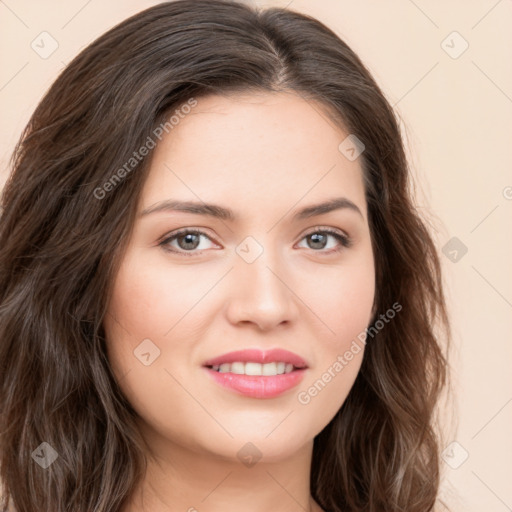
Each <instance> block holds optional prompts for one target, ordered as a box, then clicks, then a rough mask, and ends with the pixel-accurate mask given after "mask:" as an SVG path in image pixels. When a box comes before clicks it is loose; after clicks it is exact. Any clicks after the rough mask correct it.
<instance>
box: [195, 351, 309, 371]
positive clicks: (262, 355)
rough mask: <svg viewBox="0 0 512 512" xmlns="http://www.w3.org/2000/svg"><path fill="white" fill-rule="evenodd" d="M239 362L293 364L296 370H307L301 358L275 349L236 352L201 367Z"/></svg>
mask: <svg viewBox="0 0 512 512" xmlns="http://www.w3.org/2000/svg"><path fill="white" fill-rule="evenodd" d="M237 361H241V362H242V363H247V362H253V363H261V364H265V363H272V362H274V361H276V362H279V361H282V362H284V363H290V364H293V366H295V367H296V368H307V364H306V361H304V359H302V357H300V356H298V355H297V354H294V353H293V352H290V351H289V350H284V349H282V348H275V349H272V350H266V351H265V350H258V349H247V350H237V351H235V352H228V353H227V354H223V355H221V356H218V357H214V358H213V359H209V360H208V361H205V362H204V363H203V366H214V365H216V364H218V365H221V364H222V363H235V362H237Z"/></svg>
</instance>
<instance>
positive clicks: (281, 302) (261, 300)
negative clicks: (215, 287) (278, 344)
mask: <svg viewBox="0 0 512 512" xmlns="http://www.w3.org/2000/svg"><path fill="white" fill-rule="evenodd" d="M269 239H270V237H267V243H266V244H264V242H263V241H258V240H256V239H254V238H252V237H247V238H246V239H245V240H244V241H243V242H241V243H240V244H239V246H238V247H237V249H236V252H237V255H236V258H235V263H234V267H235V268H234V269H233V270H234V272H233V276H232V278H233V279H234V280H235V283H236V284H235V290H234V291H233V294H232V295H231V297H230V302H229V305H228V312H229V315H230V320H231V321H232V322H240V321H252V322H254V323H257V324H258V325H259V326H260V327H261V328H270V327H271V326H275V325H278V324H279V323H282V322H285V321H290V320H293V319H294V318H295V315H296V304H295V300H294V294H293V293H292V291H291V289H293V286H292V285H291V283H287V279H289V273H288V272H286V265H285V262H284V261H282V257H281V256H280V252H279V251H278V250H276V249H275V248H272V247H270V246H269V243H268V240H269Z"/></svg>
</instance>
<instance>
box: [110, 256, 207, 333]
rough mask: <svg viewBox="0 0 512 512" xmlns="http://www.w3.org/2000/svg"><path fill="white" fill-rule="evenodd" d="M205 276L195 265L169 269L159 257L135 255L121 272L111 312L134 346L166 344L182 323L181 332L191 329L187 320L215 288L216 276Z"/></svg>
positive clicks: (124, 263)
mask: <svg viewBox="0 0 512 512" xmlns="http://www.w3.org/2000/svg"><path fill="white" fill-rule="evenodd" d="M204 272H205V276H204V279H203V278H202V277H201V275H200V272H199V271H198V270H197V269H194V266H192V265H183V266H176V265H175V266H174V267H172V268H171V267H166V266H165V264H163V263H162V258H161V257H159V255H157V257H156V258H147V257H146V258H143V257H142V256H138V254H137V251H134V252H133V254H132V255H129V256H127V257H126V259H125V261H124V262H123V265H122V267H121V268H120V270H119V273H118V276H117V279H116V283H115V286H114V292H113V296H112V301H111V304H110V307H109V312H110V313H111V315H112V316H113V317H115V319H116V320H117V322H118V323H119V324H120V325H121V326H122V327H124V330H125V332H124V336H125V337H126V335H127V333H129V334H130V335H131V338H132V339H133V341H134V342H135V341H137V340H138V342H139V343H140V341H142V339H145V338H150V339H155V340H159V342H162V341H165V339H167V337H166V335H167V334H168V333H169V331H172V330H173V329H174V326H176V325H177V324H178V322H179V328H180V330H181V329H183V327H184V326H186V325H187V321H186V320H185V316H186V315H187V314H188V313H189V312H190V311H191V309H192V308H193V307H194V305H195V304H197V303H198V301H200V300H201V298H202V297H204V296H205V295H206V294H207V292H208V290H209V289H210V288H211V286H212V283H213V282H214V280H215V278H216V276H215V275H214V276H211V275H210V276H208V270H207V269H206V270H204ZM210 273H211V271H210ZM182 319H183V320H185V321H182ZM182 334H183V333H182ZM113 339H115V338H113Z"/></svg>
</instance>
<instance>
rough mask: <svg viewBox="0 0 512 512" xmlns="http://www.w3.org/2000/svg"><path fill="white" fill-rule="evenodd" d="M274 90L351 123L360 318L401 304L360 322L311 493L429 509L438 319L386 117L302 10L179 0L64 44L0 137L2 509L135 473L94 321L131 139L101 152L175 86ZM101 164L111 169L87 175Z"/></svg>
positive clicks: (154, 122) (99, 488)
mask: <svg viewBox="0 0 512 512" xmlns="http://www.w3.org/2000/svg"><path fill="white" fill-rule="evenodd" d="M283 90H289V91H295V92H296V93H298V94H300V95H301V96H302V97H303V98H304V99H306V100H310V99H311V100H315V101H319V102H321V104H322V105H324V106H325V107H326V109H327V110H328V111H329V113H330V115H331V117H332V120H334V122H338V123H339V126H341V127H343V129H346V130H348V131H349V132H350V133H352V134H356V136H357V138H358V139H360V140H361V141H363V143H364V145H365V150H364V152H363V153H362V155H361V159H362V166H363V171H364V180H365V190H366V200H367V204H368V212H369V223H370V230H371V236H372V244H373V247H374V258H375V264H376V299H375V304H376V308H377V313H376V314H375V318H374V321H377V319H378V318H379V314H382V313H384V312H385V311H386V310H388V309H389V308H390V307H391V305H392V304H395V303H398V304H400V305H401V306H402V310H401V312H400V314H398V315H396V318H394V319H393V321H391V322H389V323H388V324H387V325H386V327H385V328H384V329H380V330H378V333H377V334H376V335H375V336H374V337H373V338H372V339H371V340H370V341H369V342H368V344H367V346H366V350H365V354H364V359H363V363H362V366H361V369H360V372H359V374H358V376H357V379H356V381H355V383H354V385H353V387H352V389H351V391H350V394H349V396H348V398H347V399H346V401H345V402H344V404H343V406H342V407H341V408H340V410H339V411H338V413H337V414H336V416H335V417H334V418H333V419H332V421H331V422H330V423H329V424H328V425H327V426H326V427H325V429H324V430H323V431H322V432H321V433H320V434H318V436H317V437H316V438H315V440H314V450H313V461H312V468H311V482H310V483H311V493H312V496H313V497H314V498H315V500H316V501H317V502H318V503H319V504H320V505H321V506H322V507H323V508H324V509H325V510H326V511H328V512H348V511H351V512H362V511H365V512H384V511H385V512H399V511H401V512H403V511H404V510H407V512H426V511H429V510H431V509H432V507H433V506H434V503H435V501H436V495H437V492H438V486H439V480H440V455H439V434H438V433H437V430H436V428H435V421H434V420H435V410H436V404H437V402H438V399H439V397H440V393H441V392H442V390H443V387H444V385H445V383H446V376H447V375H446V374H447V362H446V355H445V352H444V350H443V346H444V344H443V343H441V338H443V339H444V340H445V341H446V343H447V342H448V340H449V339H450V326H449V321H448V315H447V312H446V306H445V299H444V292H443V285H442V276H441V269H440V262H439V259H438V254H437V251H436V247H435V244H434V242H433V240H432V238H431V235H430V234H429V231H428V229H427V228H426V226H425V223H424V221H423V220H422V219H421V218H420V217H419V215H418V213H417V211H416V209H415V207H414V204H413V197H412V188H411V177H410V173H409V170H408V163H407V161H406V157H405V154H404V148H403V142H402V139H401V134H400V129H399V123H398V121H397V117H396V115H395V113H394V112H393V110H392V108H391V107H390V105H389V103H388V102H387V100H386V99H385V97H384V95H383V93H382V92H381V90H380V89H379V87H378V86H377V84H376V83H375V81H374V80H373V78H372V77H371V75H370V73H369V71H368V70H367V69H366V68H365V66H364V65H363V64H362V62H361V61H360V59H359V58H358V57H357V56H356V54H355V53H354V52H353V51H352V50H351V49H350V48H349V47H348V46H347V44H345V43H344V42H343V41H342V40H340V38H339V37H338V36H337V35H336V34H334V32H332V31H331V30H330V29H328V28H327V27H326V26H325V25H323V24H322V23H320V22H319V21H317V20H315V19H313V18H311V17H308V16H306V15H303V14H299V13H296V12H293V11H291V10H286V9H281V8H267V9H261V8H254V7H250V6H248V5H246V4H242V3H238V2H233V1H221V0H178V1H175V2H169V3H162V4H159V5H157V6H155V7H152V8H149V9H147V10H145V11H143V12H141V13H139V14H137V15H135V16H133V17H131V18H129V19H127V20H125V21H124V22H122V23H121V24H119V25H118V26H116V27H114V28H113V29H111V30H110V31H108V32H107V33H106V34H104V35H102V36H101V37H100V38H99V39H97V40H96V41H94V42H93V43H92V44H91V45H89V46H88V47H87V48H86V49H85V50H83V51H82V52H81V53H80V54H79V55H78V56H77V57H76V58H75V59H74V60H73V61H72V62H71V63H70V64H69V66H67V68H66V69H65V70H64V71H63V72H62V73H61V75H60V76H59V77H58V78H57V80H56V81H55V83H54V84H53V86H52V87H51V89H50V90H49V91H48V93H47V94H46V95H45V96H44V98H43V99H42V101H41V102H40V104H39V105H38V107H37V109H36V111H35V112H34V114H33V116H32V118H31V119H30V122H29V124H28V125H27V127H26V129H25V131H24V133H23V135H22V137H21V139H20V141H19V143H18V145H17V147H16V150H15V152H14V154H13V158H12V167H13V169H12V173H11V175H10V177H9V179H8V181H7V183H6V185H5V188H4V190H3V194H2V207H3V211H2V213H1V225H0V368H1V373H0V388H1V390H0V411H1V412H0V435H1V437H0V480H1V481H2V486H3V503H2V509H1V510H2V511H5V510H6V508H7V506H8V502H9V501H11V502H12V504H13V505H14V506H15V507H16V510H18V511H19V512H31V511H36V510H37V511H39V510H48V511H50V510H51V511H52V512H61V511H62V512H64V511H71V510H73V511H79V512H86V511H87V512H90V511H95V512H112V511H116V510H119V509H120V508H121V506H122V505H123V504H124V503H125V502H126V500H127V498H128V496H130V493H131V492H132V491H133V489H134V488H135V486H136V484H137V483H138V482H140V479H141V478H143V476H144V469H145V459H144V455H143V441H142V439H141V438H140V436H139V433H138V431H137V429H136V426H135V422H134V418H135V416H136V413H135V411H134V410H133V409H132V407H131V406H130V404H129V403H128V401H127V400H126V399H125V397H124V396H123V394H122V392H121V391H120V389H119V387H118V385H117V383H116V380H115V379H114V376H113V373H112V371H111V369H110V366H109V362H108V360H107V357H106V350H105V337H104V331H103V327H102V322H103V319H104V315H105V311H106V307H107V304H108V300H109V297H110V293H111V286H112V283H113V278H114V276H115V275H116V269H117V268H118V267H117V266H118V264H119V262H120V258H121V257H122V254H123V251H124V249H125V247H126V242H127V239H128V234H129V233H130V230H131V227H132V226H133V222H134V214H135V207H136V204H137V201H138V197H139V194H140V192H141V189H142V187H143V184H144V180H145V178H146V175H147V170H148V163H149V161H150V157H149V156H148V157H145V158H142V159H140V162H138V163H137V165H135V166H134V168H133V169H130V172H128V171H126V167H125V172H124V173H120V172H119V169H121V168H123V165H126V162H128V161H130V158H132V157H133V153H134V151H136V150H137V149H138V148H140V147H142V146H143V145H144V144H145V143H146V141H147V140H148V137H149V136H151V134H152V133H155V129H156V128H157V127H158V126H159V125H161V123H162V122H165V120H166V119H167V117H168V116H169V114H170V113H171V112H173V111H174V110H175V109H176V108H177V107H178V106H180V105H183V104H184V103H185V102H186V101H187V100H189V99H190V98H199V97H200V96H204V95H207V94H212V93H214V94H225V93H229V92H236V91H244V92H250V91H257V92H259V91H283ZM115 173H117V175H118V178H119V177H120V174H121V178H122V179H120V180H119V182H118V183H117V182H116V184H115V186H113V185H112V186H108V187H105V184H106V183H107V182H109V181H111V179H112V176H113V174H115ZM98 190H101V191H102V192H100V193H99V192H98ZM436 325H437V326H440V327H441V329H440V330H439V332H436ZM441 334H443V336H441ZM41 443H47V444H43V445H42V444H41ZM52 450H55V453H56V454H58V457H57V459H56V460H55V461H54V462H53V463H51V464H48V462H50V459H49V458H51V456H52V455H55V453H54V452H53V451H52ZM38 456H39V457H42V460H45V461H46V464H44V465H46V466H47V467H46V468H42V466H41V464H36V461H37V460H36V459H37V457H38Z"/></svg>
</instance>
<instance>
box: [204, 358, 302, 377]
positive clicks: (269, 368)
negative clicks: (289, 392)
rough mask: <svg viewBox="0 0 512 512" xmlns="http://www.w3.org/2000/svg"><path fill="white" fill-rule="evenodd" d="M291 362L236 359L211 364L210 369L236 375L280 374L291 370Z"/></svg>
mask: <svg viewBox="0 0 512 512" xmlns="http://www.w3.org/2000/svg"><path fill="white" fill-rule="evenodd" d="M293 368H294V367H293V364H291V363H284V362H282V361H280V362H273V363H265V364H260V363H253V362H248V363H243V362H241V361H236V362H234V363H222V364H221V365H218V364H216V365H214V366H212V370H215V371H218V372H220V373H236V374H238V375H265V376H273V375H282V374H283V373H290V372H292V371H293Z"/></svg>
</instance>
